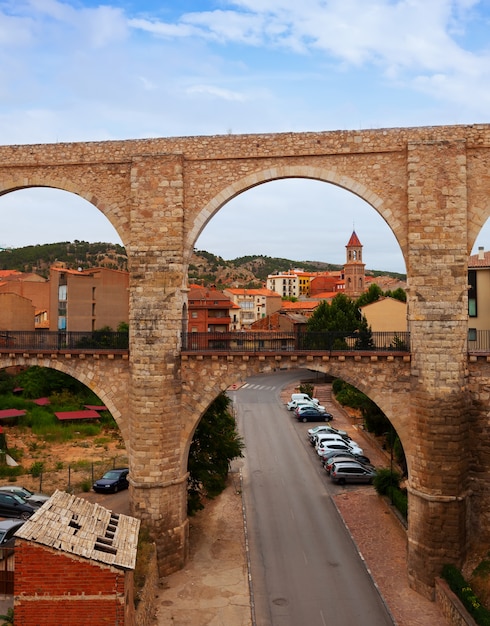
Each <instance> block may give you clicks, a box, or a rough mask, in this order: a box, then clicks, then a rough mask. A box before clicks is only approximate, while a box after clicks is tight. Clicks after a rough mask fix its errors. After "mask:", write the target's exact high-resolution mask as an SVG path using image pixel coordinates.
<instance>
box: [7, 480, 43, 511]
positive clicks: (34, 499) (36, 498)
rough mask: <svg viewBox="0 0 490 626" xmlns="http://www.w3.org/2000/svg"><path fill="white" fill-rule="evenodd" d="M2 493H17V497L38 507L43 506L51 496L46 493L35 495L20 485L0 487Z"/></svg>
mask: <svg viewBox="0 0 490 626" xmlns="http://www.w3.org/2000/svg"><path fill="white" fill-rule="evenodd" d="M0 491H8V492H9V493H15V495H17V496H20V497H21V498H23V499H24V500H25V501H26V502H28V503H29V504H32V506H36V507H40V506H42V505H43V504H44V503H45V502H46V501H47V500H49V496H47V495H46V494H45V493H34V492H33V491H30V490H29V489H27V488H26V487H19V486H18V485H3V486H2V487H0Z"/></svg>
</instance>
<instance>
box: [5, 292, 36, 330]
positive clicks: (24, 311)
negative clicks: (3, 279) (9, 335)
mask: <svg viewBox="0 0 490 626" xmlns="http://www.w3.org/2000/svg"><path fill="white" fill-rule="evenodd" d="M34 317H35V308H34V305H33V304H32V302H31V300H29V298H24V297H23V296H20V295H18V294H17V293H1V292H0V331H2V330H12V331H20V330H29V331H33V330H35V328H34Z"/></svg>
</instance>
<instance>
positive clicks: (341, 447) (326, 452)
mask: <svg viewBox="0 0 490 626" xmlns="http://www.w3.org/2000/svg"><path fill="white" fill-rule="evenodd" d="M339 451H340V452H352V450H351V448H349V446H348V445H347V444H346V443H345V442H342V441H338V442H331V443H330V444H329V445H328V447H326V448H321V449H320V450H317V454H318V456H319V457H320V459H323V458H328V457H329V456H331V453H332V452H339Z"/></svg>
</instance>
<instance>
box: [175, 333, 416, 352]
mask: <svg viewBox="0 0 490 626" xmlns="http://www.w3.org/2000/svg"><path fill="white" fill-rule="evenodd" d="M354 350H355V351H360V350H362V351H367V352H380V351H383V352H386V351H391V352H407V353H409V352H410V333H408V332H373V333H371V334H369V336H364V335H363V334H361V333H357V332H355V333H351V334H347V335H346V333H342V332H308V333H307V332H299V333H294V332H272V331H271V332H269V331H259V332H251V331H236V332H215V333H192V332H191V333H184V334H183V336H182V351H183V352H276V353H277V352H346V351H354Z"/></svg>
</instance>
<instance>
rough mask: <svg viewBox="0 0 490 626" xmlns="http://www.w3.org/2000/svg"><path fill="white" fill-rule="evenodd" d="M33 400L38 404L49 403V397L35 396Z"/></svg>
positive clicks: (44, 404)
mask: <svg viewBox="0 0 490 626" xmlns="http://www.w3.org/2000/svg"><path fill="white" fill-rule="evenodd" d="M33 402H34V404H37V405H39V406H46V404H49V398H37V400H33Z"/></svg>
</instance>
